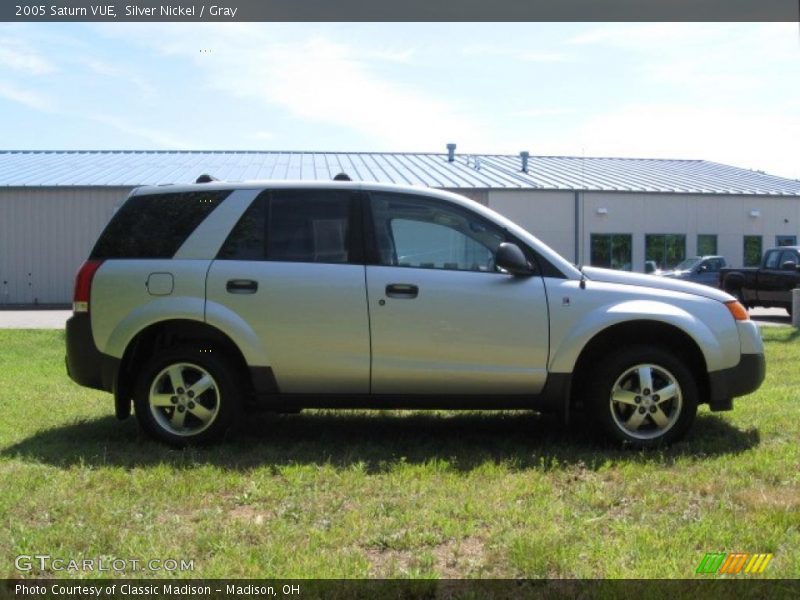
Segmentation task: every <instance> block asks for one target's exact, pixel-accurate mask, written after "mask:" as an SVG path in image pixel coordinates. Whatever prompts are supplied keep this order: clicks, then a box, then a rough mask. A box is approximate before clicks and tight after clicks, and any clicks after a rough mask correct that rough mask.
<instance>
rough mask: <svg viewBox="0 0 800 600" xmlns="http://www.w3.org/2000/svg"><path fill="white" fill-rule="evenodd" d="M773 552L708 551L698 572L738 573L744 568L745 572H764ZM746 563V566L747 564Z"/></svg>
mask: <svg viewBox="0 0 800 600" xmlns="http://www.w3.org/2000/svg"><path fill="white" fill-rule="evenodd" d="M772 556H773V555H772V554H750V553H749V552H732V553H730V554H727V553H725V552H708V553H706V555H705V556H704V557H703V560H701V561H700V565H698V567H697V571H696V573H704V574H715V573H719V574H726V573H727V574H730V575H737V574H739V573H741V572H742V569H744V572H745V573H751V574H755V573H763V572H764V569H766V568H767V565H768V564H769V561H771V560H772ZM745 565H746V566H745Z"/></svg>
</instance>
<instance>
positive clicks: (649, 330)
mask: <svg viewBox="0 0 800 600" xmlns="http://www.w3.org/2000/svg"><path fill="white" fill-rule="evenodd" d="M652 340H657V341H655V342H654V341H652ZM642 343H644V344H650V345H653V346H657V347H661V348H666V349H667V350H669V351H670V352H672V353H673V354H675V355H676V356H677V357H678V358H679V359H680V360H682V361H683V362H684V364H685V365H686V367H687V368H688V369H689V370H690V371H691V372H692V374H693V375H694V377H695V381H696V382H697V386H698V390H697V391H698V397H699V398H701V399H707V398H708V395H709V377H708V365H707V362H706V357H705V356H704V354H703V352H702V350H701V349H700V346H699V345H698V343H697V341H695V339H694V338H692V337H691V336H690V335H689V334H688V333H686V332H685V331H683V330H682V329H681V328H680V327H677V326H675V325H672V324H669V323H664V322H663V321H654V320H646V319H638V320H634V321H625V322H622V323H617V324H615V325H611V326H609V327H607V328H605V329H603V330H602V331H600V332H598V333H596V334H595V335H594V336H593V337H592V338H591V339H590V340H589V342H588V343H587V344H586V345H585V346H584V347H583V349H582V350H581V352H580V354H579V355H578V359H577V361H576V362H575V367H574V369H573V371H572V377H573V382H574V383H573V385H572V390H573V393H572V395H571V398H570V404H571V405H573V404H574V403H575V401H576V400H577V399H578V398H579V397H580V394H581V388H580V386H581V382H583V381H585V379H586V375H587V374H588V373H589V372H590V371H591V368H592V365H594V364H597V362H598V361H599V360H601V359H602V357H604V356H607V355H608V354H609V353H610V352H613V351H614V350H615V349H617V348H620V347H623V346H625V345H633V344H642Z"/></svg>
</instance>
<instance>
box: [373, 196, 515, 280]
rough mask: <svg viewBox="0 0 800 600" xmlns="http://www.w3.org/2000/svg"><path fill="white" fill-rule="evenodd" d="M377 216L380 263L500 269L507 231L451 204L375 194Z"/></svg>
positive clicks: (375, 222) (455, 268)
mask: <svg viewBox="0 0 800 600" xmlns="http://www.w3.org/2000/svg"><path fill="white" fill-rule="evenodd" d="M371 207H372V218H373V225H374V232H375V238H376V244H377V247H378V258H379V262H380V264H383V265H388V266H398V267H415V268H426V269H447V270H454V271H482V272H494V271H496V268H495V262H494V256H495V252H496V251H497V247H498V246H499V245H500V244H501V243H502V242H503V241H505V236H504V235H503V232H502V231H500V230H499V229H498V228H497V227H496V226H495V225H493V224H492V223H489V222H488V221H485V220H484V219H482V218H481V217H479V216H478V215H473V214H471V213H470V212H469V211H467V210H464V209H461V208H460V207H457V206H453V205H450V204H448V203H446V202H442V201H437V200H432V199H428V198H418V197H415V196H410V195H406V194H374V195H373V197H372V202H371Z"/></svg>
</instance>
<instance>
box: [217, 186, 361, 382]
mask: <svg viewBox="0 0 800 600" xmlns="http://www.w3.org/2000/svg"><path fill="white" fill-rule="evenodd" d="M206 296H207V302H208V303H209V304H210V303H218V304H221V305H223V306H224V307H225V308H227V309H229V310H230V311H231V312H232V313H233V314H234V315H236V317H238V318H240V319H243V320H244V321H245V322H246V323H247V325H248V326H249V327H250V328H251V329H252V331H254V332H255V334H256V335H257V336H258V338H259V340H260V341H261V343H262V344H263V345H264V347H265V348H266V352H267V355H268V358H269V362H270V365H269V366H271V367H272V370H273V373H274V376H275V379H276V383H277V385H278V389H279V391H281V392H286V393H354V394H365V393H367V392H368V391H369V368H370V365H369V362H370V350H369V321H368V316H367V304H366V289H365V281H364V263H363V242H362V239H361V213H360V208H359V202H358V199H357V198H356V197H355V195H354V193H352V192H350V191H347V190H330V189H303V190H297V189H295V190H289V189H276V190H272V191H268V192H264V193H262V194H261V195H260V196H259V197H258V198H256V200H254V202H253V204H251V205H250V207H249V208H248V210H247V211H246V212H245V213H244V215H243V216H242V218H241V219H240V220H239V222H238V223H237V225H236V226H235V227H234V229H233V230H232V232H231V234H230V235H229V236H228V239H227V240H226V241H225V243H224V244H223V246H222V248H221V250H220V252H219V255H218V256H217V259H216V260H214V262H213V263H212V264H211V267H210V269H209V272H208V279H207V285H206Z"/></svg>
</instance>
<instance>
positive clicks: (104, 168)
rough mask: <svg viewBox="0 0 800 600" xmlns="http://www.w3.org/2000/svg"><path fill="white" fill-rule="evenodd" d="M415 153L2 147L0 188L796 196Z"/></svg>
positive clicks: (699, 164)
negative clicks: (389, 188)
mask: <svg viewBox="0 0 800 600" xmlns="http://www.w3.org/2000/svg"><path fill="white" fill-rule="evenodd" d="M521 168H522V163H521V159H520V157H519V156H516V155H498V154H456V156H455V160H454V161H453V162H448V159H447V154H446V153H442V154H436V153H422V152H419V153H413V152H261V151H160V150H159V151H155V150H145V151H133V150H120V151H112V150H104V151H89V150H87V151H82V150H72V151H29V150H8V151H0V187H23V186H35V187H45V186H139V185H162V184H170V183H175V184H184V183H192V182H194V181H195V179H196V178H197V177H198V176H199V175H200V174H202V173H209V174H211V175H213V176H214V177H217V178H218V179H222V180H227V181H245V180H260V179H266V180H287V179H292V180H294V179H297V180H306V181H314V180H329V179H331V178H333V176H334V175H336V174H337V173H339V172H345V173H347V174H348V175H350V177H351V178H352V179H353V180H355V181H377V182H380V183H399V184H410V185H421V186H427V187H434V188H450V189H453V188H461V189H465V188H466V189H468V188H475V189H487V188H488V189H523V190H525V189H543V190H596V191H622V192H671V193H698V194H748V195H749V194H756V195H779V196H786V195H788V196H800V181H797V180H794V179H786V178H783V177H776V176H773V175H768V174H766V173H763V172H759V171H751V170H747V169H741V168H738V167H732V166H728V165H722V164H719V163H714V162H708V161H704V160H667V159H647V158H598V157H575V156H531V157H530V159H529V160H528V171H527V172H522V170H521Z"/></svg>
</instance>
